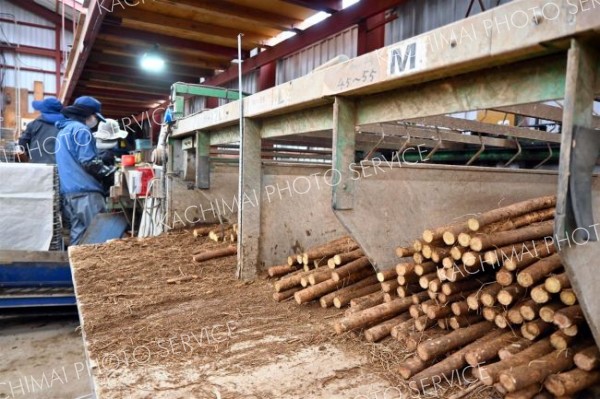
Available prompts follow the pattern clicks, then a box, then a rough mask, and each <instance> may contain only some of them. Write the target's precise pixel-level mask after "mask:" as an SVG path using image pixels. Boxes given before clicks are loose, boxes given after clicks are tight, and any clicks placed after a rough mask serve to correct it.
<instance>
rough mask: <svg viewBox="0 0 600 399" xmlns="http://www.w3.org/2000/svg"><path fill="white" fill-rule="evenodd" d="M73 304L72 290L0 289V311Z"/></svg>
mask: <svg viewBox="0 0 600 399" xmlns="http://www.w3.org/2000/svg"><path fill="white" fill-rule="evenodd" d="M75 304H76V302H75V293H74V292H73V288H52V287H48V288H0V309H6V308H18V307H33V306H35V307H38V306H43V307H46V306H75Z"/></svg>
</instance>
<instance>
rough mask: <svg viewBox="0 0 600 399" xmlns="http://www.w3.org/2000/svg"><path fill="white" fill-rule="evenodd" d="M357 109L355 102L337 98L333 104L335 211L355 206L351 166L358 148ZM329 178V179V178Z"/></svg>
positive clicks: (333, 204) (333, 202)
mask: <svg viewBox="0 0 600 399" xmlns="http://www.w3.org/2000/svg"><path fill="white" fill-rule="evenodd" d="M355 109H356V107H355V104H354V102H353V101H351V100H348V99H345V98H342V97H336V98H335V103H334V104H333V154H332V159H333V168H332V173H331V180H332V181H331V183H329V184H331V185H333V187H332V188H333V198H332V206H333V209H335V210H344V209H352V208H353V206H354V180H352V179H351V178H350V174H351V170H350V168H349V165H350V164H351V163H352V162H354V153H355V148H356V131H355V125H356V123H355V120H356V110H355ZM328 178H329V177H328Z"/></svg>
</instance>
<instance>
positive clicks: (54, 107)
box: [31, 97, 63, 114]
mask: <svg viewBox="0 0 600 399" xmlns="http://www.w3.org/2000/svg"><path fill="white" fill-rule="evenodd" d="M31 106H32V107H33V109H35V110H36V111H40V112H41V113H44V114H57V113H59V112H60V110H61V109H62V108H63V105H62V103H61V102H60V101H59V100H58V99H57V98H56V97H47V98H44V99H43V100H41V101H32V102H31Z"/></svg>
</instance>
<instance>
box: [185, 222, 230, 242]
mask: <svg viewBox="0 0 600 399" xmlns="http://www.w3.org/2000/svg"><path fill="white" fill-rule="evenodd" d="M192 233H193V234H194V237H205V236H208V238H209V239H211V240H212V241H214V242H236V241H237V236H238V227H237V223H233V224H227V223H223V224H217V225H211V226H204V227H198V228H195V229H194V230H193V232H192Z"/></svg>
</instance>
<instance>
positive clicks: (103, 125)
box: [94, 119, 128, 141]
mask: <svg viewBox="0 0 600 399" xmlns="http://www.w3.org/2000/svg"><path fill="white" fill-rule="evenodd" d="M127 134H128V133H127V131H125V130H121V128H119V122H117V121H116V120H114V119H107V120H106V122H100V124H99V125H98V131H97V132H96V133H95V134H94V136H95V137H96V139H99V140H106V141H112V140H118V139H124V138H125V137H127Z"/></svg>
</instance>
